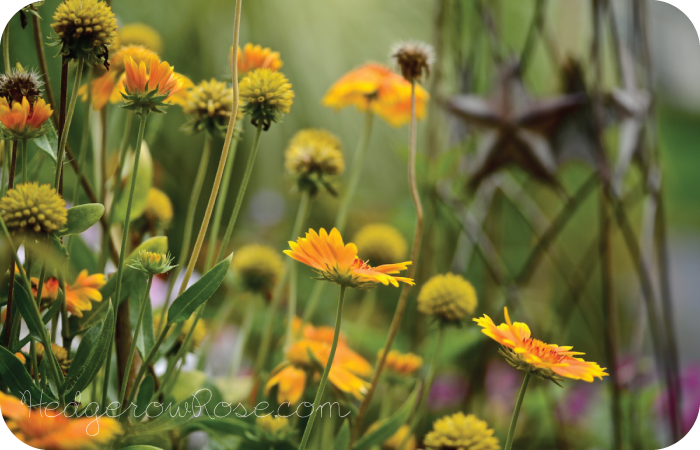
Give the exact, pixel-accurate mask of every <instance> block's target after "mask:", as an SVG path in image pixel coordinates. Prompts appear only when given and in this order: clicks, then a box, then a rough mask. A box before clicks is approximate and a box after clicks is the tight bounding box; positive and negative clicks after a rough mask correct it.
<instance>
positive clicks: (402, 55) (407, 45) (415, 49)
mask: <svg viewBox="0 0 700 450" xmlns="http://www.w3.org/2000/svg"><path fill="white" fill-rule="evenodd" d="M391 56H392V57H393V58H395V59H396V63H397V64H398V66H399V69H401V75H403V77H404V78H405V79H406V80H408V81H413V80H414V79H415V80H418V81H423V74H424V73H425V77H426V78H427V77H429V76H430V66H432V65H433V62H434V60H435V52H434V51H433V47H432V46H430V45H429V44H426V43H424V42H417V41H416V42H402V43H400V44H397V45H396V46H395V47H394V50H393V51H392V52H391Z"/></svg>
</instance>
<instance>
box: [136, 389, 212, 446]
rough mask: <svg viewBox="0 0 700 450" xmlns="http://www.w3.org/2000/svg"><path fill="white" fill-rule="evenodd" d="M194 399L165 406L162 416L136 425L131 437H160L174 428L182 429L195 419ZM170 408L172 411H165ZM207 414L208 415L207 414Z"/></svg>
mask: <svg viewBox="0 0 700 450" xmlns="http://www.w3.org/2000/svg"><path fill="white" fill-rule="evenodd" d="M191 402H193V399H192V398H188V399H187V400H185V401H183V402H181V403H178V404H177V405H175V406H169V405H168V404H166V405H164V408H163V409H164V410H163V412H162V414H160V415H159V416H158V417H156V418H155V419H153V420H149V421H148V422H143V423H139V424H136V425H134V427H133V428H132V429H131V431H129V437H134V436H142V435H146V434H156V435H160V434H162V433H164V432H166V431H169V430H172V429H173V428H177V427H180V426H181V425H184V424H185V423H187V422H189V421H190V420H192V419H193V418H194V415H193V413H192V404H191ZM168 407H170V409H167V410H166V409H165V408H168ZM205 414H206V413H205Z"/></svg>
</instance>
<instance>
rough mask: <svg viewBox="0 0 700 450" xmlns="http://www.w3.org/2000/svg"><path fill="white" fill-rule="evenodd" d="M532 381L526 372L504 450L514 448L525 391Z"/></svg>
mask: <svg viewBox="0 0 700 450" xmlns="http://www.w3.org/2000/svg"><path fill="white" fill-rule="evenodd" d="M529 381H530V371H529V370H528V371H527V372H525V379H524V380H523V385H522V386H521V387H520V392H519V393H518V400H517V401H516V402H515V409H514V410H513V418H512V419H511V421H510V429H508V438H507V439H506V446H505V447H504V450H511V449H512V448H513V439H514V437H515V426H516V425H517V424H518V416H519V415H520V407H521V406H523V399H524V398H525V391H526V390H527V383H528V382H529Z"/></svg>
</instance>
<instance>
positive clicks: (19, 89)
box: [0, 68, 44, 106]
mask: <svg viewBox="0 0 700 450" xmlns="http://www.w3.org/2000/svg"><path fill="white" fill-rule="evenodd" d="M43 85H44V82H43V81H41V78H39V74H38V73H36V72H35V71H33V70H28V71H27V70H22V69H18V68H13V69H12V70H11V71H10V72H7V73H3V74H2V75H0V97H2V98H4V99H5V100H7V102H8V103H9V104H12V102H17V103H22V99H23V98H26V99H27V101H28V102H29V104H30V105H31V106H33V105H34V103H35V102H36V101H37V100H39V99H40V98H41V87H42V86H43Z"/></svg>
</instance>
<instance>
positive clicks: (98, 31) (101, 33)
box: [51, 0, 117, 67]
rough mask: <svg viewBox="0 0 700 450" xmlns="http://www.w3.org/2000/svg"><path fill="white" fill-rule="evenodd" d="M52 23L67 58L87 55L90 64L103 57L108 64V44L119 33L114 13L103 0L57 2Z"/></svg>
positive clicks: (63, 53) (66, 0) (111, 42)
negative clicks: (58, 3)
mask: <svg viewBox="0 0 700 450" xmlns="http://www.w3.org/2000/svg"><path fill="white" fill-rule="evenodd" d="M53 20H54V23H52V24H51V28H53V30H54V32H56V35H57V36H58V38H57V39H56V42H57V44H58V43H60V44H61V54H62V55H63V56H64V57H65V58H68V59H78V58H80V57H85V58H86V62H87V63H88V64H90V65H95V64H97V63H98V62H99V61H100V60H104V64H105V66H106V67H109V65H108V64H107V60H108V59H109V47H110V46H112V44H113V43H114V40H115V38H116V37H117V33H116V32H117V21H116V20H115V19H114V13H113V12H112V8H110V7H109V6H108V5H107V4H106V3H105V2H103V1H100V0H65V1H64V2H63V3H61V4H60V5H58V8H56V12H55V13H54V15H53Z"/></svg>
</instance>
